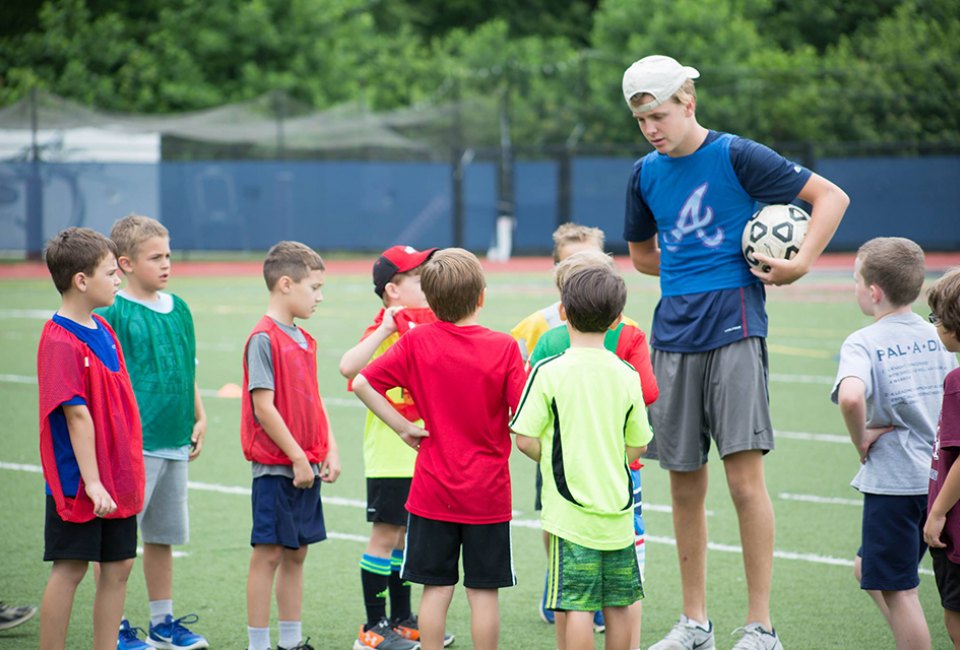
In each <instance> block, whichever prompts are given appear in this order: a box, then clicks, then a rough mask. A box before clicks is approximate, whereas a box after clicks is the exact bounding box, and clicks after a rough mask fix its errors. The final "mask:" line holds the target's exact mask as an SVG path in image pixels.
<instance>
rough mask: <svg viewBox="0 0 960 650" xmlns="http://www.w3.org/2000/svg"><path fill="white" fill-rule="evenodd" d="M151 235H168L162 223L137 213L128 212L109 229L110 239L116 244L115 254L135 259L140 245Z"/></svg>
mask: <svg viewBox="0 0 960 650" xmlns="http://www.w3.org/2000/svg"><path fill="white" fill-rule="evenodd" d="M151 237H167V238H169V237H170V232H169V231H168V230H167V229H166V228H165V227H164V225H163V224H162V223H160V222H159V221H157V220H156V219H151V218H150V217H144V216H143V215H139V214H128V215H127V216H125V217H124V218H123V219H120V220H119V221H117V222H116V223H115V224H113V228H112V229H111V230H110V239H112V240H113V242H114V243H115V244H116V245H117V255H118V256H123V257H129V258H130V259H136V257H137V253H139V252H140V246H142V245H143V242H145V241H147V240H148V239H150V238H151Z"/></svg>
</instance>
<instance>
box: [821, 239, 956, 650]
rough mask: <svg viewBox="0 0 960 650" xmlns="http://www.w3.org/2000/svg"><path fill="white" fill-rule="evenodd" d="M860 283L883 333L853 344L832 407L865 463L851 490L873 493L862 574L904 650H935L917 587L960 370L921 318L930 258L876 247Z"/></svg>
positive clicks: (864, 306)
mask: <svg viewBox="0 0 960 650" xmlns="http://www.w3.org/2000/svg"><path fill="white" fill-rule="evenodd" d="M853 269H854V270H853V277H854V280H855V285H856V288H855V296H856V301H857V304H858V305H859V307H860V310H861V311H862V312H863V313H864V314H865V315H867V316H871V317H873V319H874V323H873V324H871V325H868V326H867V327H864V328H862V329H860V330H857V331H856V332H854V333H853V334H851V335H850V336H848V337H847V339H846V341H844V342H843V347H842V348H841V349H840V367H839V369H838V370H837V379H836V381H835V383H834V386H833V390H832V392H831V398H832V399H833V401H834V402H836V403H837V404H839V405H840V413H841V414H842V416H843V421H844V424H846V427H847V430H848V431H849V432H850V440H851V441H852V442H853V446H854V447H855V448H856V450H857V455H858V457H859V460H860V465H859V471H858V472H857V475H856V476H855V477H854V479H853V481H851V483H850V484H851V485H852V486H853V487H854V488H856V489H857V490H859V491H860V492H861V493H863V525H862V533H863V534H862V540H861V546H860V550H859V551H858V552H857V557H856V558H855V560H854V562H855V563H854V574H855V577H856V578H857V581H858V582H859V583H860V588H861V589H863V590H865V591H867V592H868V593H869V594H870V596H871V598H873V600H874V602H876V604H877V606H878V607H879V609H880V611H881V612H882V613H883V615H884V618H886V620H887V624H888V625H889V626H890V629H891V631H892V632H893V638H894V640H895V642H896V645H897V648H929V647H930V632H929V630H928V629H927V623H926V620H925V619H924V615H923V609H922V608H921V606H920V598H919V596H918V594H917V587H918V586H919V584H920V576H919V573H918V565H919V562H920V559H921V558H922V557H923V554H924V552H925V550H926V544H924V542H923V522H924V518H925V517H926V510H927V487H928V483H929V478H930V457H931V452H932V448H933V442H934V436H935V431H936V417H937V414H938V413H939V412H940V405H941V401H942V399H941V398H942V389H943V381H944V378H945V377H946V376H947V373H949V372H950V371H952V370H953V369H955V368H956V367H957V361H956V359H955V358H954V356H953V355H952V354H951V353H950V352H948V351H947V350H946V349H945V348H944V347H943V345H941V343H940V341H939V340H938V338H937V332H936V330H935V328H934V326H933V325H931V324H930V323H928V322H927V321H926V320H925V319H923V318H921V317H920V316H918V315H917V314H915V313H914V312H913V310H912V309H911V304H912V303H913V301H914V300H916V299H917V296H918V295H920V289H921V287H922V286H923V278H924V255H923V250H921V248H920V247H919V246H918V245H917V244H915V243H914V242H912V241H910V240H909V239H904V238H902V237H877V238H876V239H871V240H870V241H868V242H867V243H865V244H864V245H863V246H861V247H860V250H859V251H858V252H857V258H856V261H855V262H854V267H853Z"/></svg>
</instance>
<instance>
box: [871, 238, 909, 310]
mask: <svg viewBox="0 0 960 650" xmlns="http://www.w3.org/2000/svg"><path fill="white" fill-rule="evenodd" d="M857 258H858V259H859V260H860V275H861V276H862V277H863V282H864V284H866V285H867V286H870V285H872V284H873V285H876V286H878V287H880V288H881V289H883V293H884V295H885V296H886V297H887V300H888V301H889V302H890V304H892V305H895V306H897V307H902V306H904V305H909V304H911V303H913V301H914V300H916V299H917V296H919V295H920V289H921V288H923V276H924V264H923V249H922V248H920V246H918V245H917V244H916V242H913V241H911V240H909V239H905V238H903V237H876V238H874V239H871V240H870V241H868V242H867V243H865V244H864V245H863V246H861V247H860V250H858V251H857Z"/></svg>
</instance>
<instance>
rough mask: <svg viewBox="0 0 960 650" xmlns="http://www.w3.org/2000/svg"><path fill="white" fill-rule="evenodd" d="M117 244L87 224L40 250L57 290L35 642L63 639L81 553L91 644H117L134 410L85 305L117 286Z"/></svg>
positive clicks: (41, 351)
mask: <svg viewBox="0 0 960 650" xmlns="http://www.w3.org/2000/svg"><path fill="white" fill-rule="evenodd" d="M116 253H117V249H116V246H114V244H113V242H112V241H110V240H109V239H107V238H106V237H104V236H103V235H101V234H100V233H97V232H94V231H93V230H90V229H88V228H68V229H66V230H64V231H62V232H60V233H59V234H58V235H56V236H55V237H54V238H53V239H51V240H50V241H49V242H48V243H47V247H46V250H45V256H46V261H47V268H48V269H50V275H51V276H52V277H53V282H54V285H55V286H56V287H57V291H59V292H60V296H61V299H60V307H59V308H58V309H57V313H55V314H54V316H53V318H52V319H51V320H49V321H47V323H46V325H44V328H43V333H42V334H41V336H40V345H39V348H38V350H37V379H38V383H39V388H40V460H41V463H42V464H43V475H44V479H45V480H46V483H47V502H46V523H45V526H44V553H43V559H44V560H46V561H52V562H53V568H52V570H51V571H50V578H49V579H48V580H47V587H46V589H45V590H44V592H43V601H42V603H41V605H40V647H41V648H42V649H43V650H60V649H62V648H64V647H65V646H66V641H67V628H68V626H69V623H70V610H71V608H72V607H73V599H74V595H75V594H76V590H77V585H79V584H80V581H81V580H82V579H83V576H84V575H85V574H86V572H87V566H88V564H89V563H90V562H99V563H100V576H99V579H98V580H97V592H96V596H95V598H94V607H93V648H94V650H113V649H114V648H116V647H117V629H118V628H119V627H120V625H121V618H122V617H123V602H124V599H125V596H126V585H127V577H128V576H129V575H130V570H131V568H132V567H133V561H134V558H135V557H136V554H137V519H136V515H137V513H138V512H140V510H141V508H142V507H143V489H144V469H143V451H142V449H143V447H142V444H143V440H142V433H141V428H140V416H139V414H138V411H137V402H136V398H135V396H134V393H133V387H132V386H131V385H130V377H129V375H127V369H126V365H125V364H124V359H123V352H122V350H121V347H120V344H119V342H118V341H117V338H116V335H115V334H114V333H113V330H112V329H110V325H108V324H107V322H106V321H105V320H103V318H101V317H100V316H97V315H96V314H94V313H93V310H94V309H96V308H97V307H106V306H108V305H110V304H111V303H113V299H114V295H115V294H116V292H117V289H118V288H119V287H120V276H119V275H118V274H117V260H116ZM127 632H128V633H132V632H131V631H130V630H129V626H127ZM134 637H135V635H134Z"/></svg>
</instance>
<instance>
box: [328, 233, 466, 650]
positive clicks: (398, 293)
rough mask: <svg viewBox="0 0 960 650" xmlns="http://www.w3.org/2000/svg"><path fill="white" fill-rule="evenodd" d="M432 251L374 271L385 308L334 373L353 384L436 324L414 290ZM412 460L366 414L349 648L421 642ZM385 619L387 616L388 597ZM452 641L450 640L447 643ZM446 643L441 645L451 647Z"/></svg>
mask: <svg viewBox="0 0 960 650" xmlns="http://www.w3.org/2000/svg"><path fill="white" fill-rule="evenodd" d="M436 250H437V249H435V248H430V249H428V250H425V251H418V250H416V249H414V248H411V247H410V246H391V247H390V248H388V249H387V250H385V251H384V252H383V254H382V255H380V257H379V258H378V259H377V261H376V262H375V263H374V265H373V290H374V293H376V294H377V295H378V296H379V297H380V299H381V300H382V301H383V308H382V309H381V310H380V312H379V313H378V314H377V316H376V318H374V321H373V324H372V325H370V326H369V327H367V329H366V331H365V332H364V333H363V336H362V337H361V339H360V342H359V343H357V344H356V345H355V346H354V347H352V348H350V349H349V350H347V351H346V352H345V353H344V354H343V357H342V358H341V359H340V374H342V375H343V376H344V377H346V378H347V379H350V380H352V379H353V378H354V377H356V375H357V373H358V372H360V371H361V370H363V367H364V366H366V365H367V364H368V363H369V362H370V361H371V360H373V359H376V358H377V357H379V356H381V355H382V354H383V353H384V352H386V351H387V350H388V349H390V347H391V346H392V345H393V344H394V343H396V342H397V341H398V340H399V339H400V337H401V336H403V335H404V334H406V333H407V332H409V331H410V329H411V328H412V327H415V326H418V325H425V324H427V323H431V322H434V321H436V320H437V318H436V316H434V315H433V312H432V311H430V307H429V306H428V305H427V298H426V296H424V295H423V289H422V288H421V287H420V270H421V268H422V266H423V264H424V263H425V262H426V261H427V260H428V259H430V256H431V255H433V253H434V252H435V251H436ZM387 399H388V400H390V404H391V405H392V406H393V408H394V409H396V410H397V412H399V413H401V414H402V415H403V416H404V417H405V418H407V419H408V420H410V421H412V422H415V423H417V424H418V426H419V425H422V420H420V414H419V412H418V411H417V407H416V405H415V404H414V403H413V400H412V399H411V398H410V394H409V393H408V392H407V391H404V390H403V389H393V390H391V391H389V392H388V393H387ZM416 460H417V454H416V452H415V451H413V450H412V449H411V448H410V447H408V446H407V445H406V444H404V443H403V441H402V440H400V438H398V437H397V435H396V434H395V433H394V432H393V431H392V430H391V429H390V427H388V426H387V425H386V424H384V423H383V421H382V420H381V419H380V418H378V417H377V416H376V415H374V414H373V412H371V411H367V419H366V424H365V426H364V428H363V466H364V470H365V473H366V478H367V521H369V522H370V523H371V525H372V526H371V531H370V541H369V542H367V547H366V549H364V552H363V555H362V556H361V558H360V583H361V586H362V588H363V602H364V608H365V609H366V614H367V620H366V623H364V625H363V626H362V627H361V628H360V632H359V634H358V637H357V640H356V641H355V642H354V644H353V647H354V650H409V649H411V648H414V647H416V641H418V640H419V639H420V630H419V627H418V622H417V617H416V616H415V615H414V614H413V613H412V611H411V609H410V583H408V582H405V581H404V580H402V579H401V578H400V565H401V564H402V561H403V540H404V534H405V532H406V525H407V510H406V508H404V503H406V501H407V496H408V495H409V493H410V481H411V478H412V477H413V467H414V463H415V462H416ZM388 593H389V594H390V610H391V611H390V614H391V616H390V618H389V619H388V618H387V603H386V601H387V594H388ZM448 640H449V643H453V637H452V636H449V637H448ZM449 643H446V639H445V643H444V645H449Z"/></svg>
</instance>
